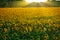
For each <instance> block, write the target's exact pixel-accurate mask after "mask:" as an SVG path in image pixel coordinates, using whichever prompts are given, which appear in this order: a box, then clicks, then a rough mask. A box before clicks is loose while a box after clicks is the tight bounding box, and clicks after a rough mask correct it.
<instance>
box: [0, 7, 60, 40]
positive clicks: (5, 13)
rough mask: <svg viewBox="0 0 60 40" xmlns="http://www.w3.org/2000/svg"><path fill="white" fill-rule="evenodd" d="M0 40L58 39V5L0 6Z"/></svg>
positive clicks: (59, 33)
mask: <svg viewBox="0 0 60 40" xmlns="http://www.w3.org/2000/svg"><path fill="white" fill-rule="evenodd" d="M0 40H60V7H38V8H37V7H34V8H33V7H30V8H0Z"/></svg>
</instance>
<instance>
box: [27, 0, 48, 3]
mask: <svg viewBox="0 0 60 40" xmlns="http://www.w3.org/2000/svg"><path fill="white" fill-rule="evenodd" d="M26 2H29V3H32V2H47V0H26Z"/></svg>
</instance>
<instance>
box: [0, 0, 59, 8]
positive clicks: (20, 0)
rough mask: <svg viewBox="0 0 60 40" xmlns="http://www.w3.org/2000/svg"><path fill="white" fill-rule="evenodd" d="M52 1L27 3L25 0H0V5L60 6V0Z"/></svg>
mask: <svg viewBox="0 0 60 40" xmlns="http://www.w3.org/2000/svg"><path fill="white" fill-rule="evenodd" d="M50 1H51V0H50ZM50 1H48V2H46V3H27V2H25V0H0V7H60V1H59V0H57V1H58V2H55V0H52V1H51V2H50ZM31 4H33V5H31ZM34 4H35V5H34ZM37 4H38V5H37ZM41 5H42V6H41Z"/></svg>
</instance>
